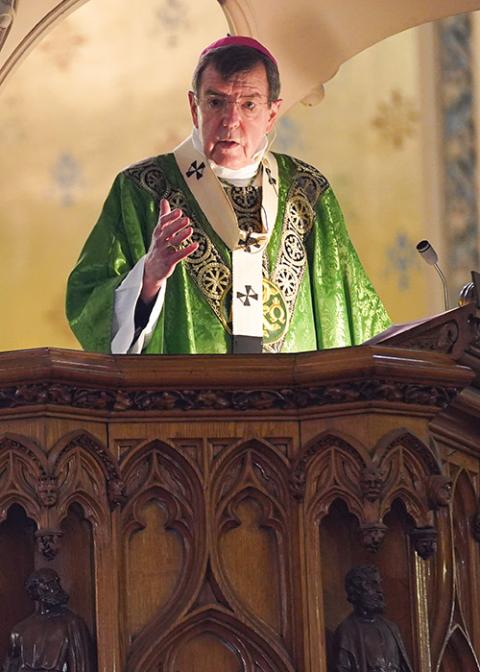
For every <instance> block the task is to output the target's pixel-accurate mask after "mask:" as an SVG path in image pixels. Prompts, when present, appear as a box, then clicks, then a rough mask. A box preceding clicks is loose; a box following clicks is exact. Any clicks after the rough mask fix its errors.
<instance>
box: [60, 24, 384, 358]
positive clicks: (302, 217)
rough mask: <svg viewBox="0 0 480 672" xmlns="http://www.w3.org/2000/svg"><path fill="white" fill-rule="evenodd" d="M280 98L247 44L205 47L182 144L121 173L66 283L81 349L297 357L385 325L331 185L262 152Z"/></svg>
mask: <svg viewBox="0 0 480 672" xmlns="http://www.w3.org/2000/svg"><path fill="white" fill-rule="evenodd" d="M279 96H280V80H279V74H278V68H277V64H276V61H275V59H274V57H273V56H272V54H271V53H270V52H269V51H268V50H267V49H266V48H265V47H264V46H263V45H261V44H260V43H259V42H257V41H256V40H253V39H252V38H248V37H240V36H236V37H227V38H223V39H221V40H218V41H217V42H214V43H213V44H212V45H210V46H209V47H207V48H206V49H205V50H204V51H203V52H202V54H201V56H200V60H199V63H198V65H197V68H196V71H195V73H194V77H193V86H192V91H190V92H189V104H190V110H191V114H192V119H193V124H194V130H193V133H192V136H191V137H190V138H188V139H187V140H186V141H185V142H183V143H182V144H181V145H179V146H178V147H177V148H176V149H175V150H174V152H172V153H171V154H166V155H162V156H157V157H154V158H151V159H147V160H145V161H142V162H140V163H137V164H134V165H132V166H130V167H129V168H127V169H126V170H124V171H122V172H121V173H120V174H119V175H118V176H117V178H116V180H115V182H114V184H113V187H112V189H111V191H110V194H109V196H108V198H107V200H106V202H105V205H104V208H103V211H102V213H101V216H100V218H99V220H98V222H97V224H96V226H95V228H94V229H93V231H92V233H91V234H90V236H89V238H88V240H87V242H86V244H85V246H84V249H83V251H82V253H81V255H80V258H79V260H78V263H77V265H76V267H75V268H74V270H73V272H72V273H71V275H70V278H69V282H68V291H67V316H68V318H69V320H70V324H71V327H72V329H73V331H74V332H75V334H76V336H77V338H78V339H79V341H80V343H81V344H82V346H83V347H84V348H85V349H86V350H92V351H97V352H106V353H110V352H111V353H113V354H120V353H141V352H144V353H165V354H198V353H230V352H300V351H307V350H317V349H323V348H332V347H340V346H348V345H355V344H359V343H362V342H363V341H365V340H366V339H368V338H371V337H372V336H373V335H375V334H376V333H378V332H380V331H382V330H383V329H385V328H386V327H387V326H388V325H389V323H390V322H389V319H388V316H387V314H386V312H385V309H384V307H383V305H382V303H381V301H380V299H379V298H378V296H377V295H376V293H375V291H374V289H373V287H372V285H371V283H370V281H369V279H368V278H367V276H366V274H365V271H364V269H363V267H362V265H361V263H360V261H359V259H358V257H357V254H356V252H355V250H354V248H353V246H352V243H351V241H350V239H349V236H348V233H347V231H346V228H345V224H344V221H343V216H342V213H341V210H340V207H339V205H338V203H337V201H336V199H335V196H334V194H333V191H332V189H331V187H330V185H329V183H328V181H327V180H326V179H325V177H324V176H323V175H322V174H321V173H319V172H318V171H317V170H316V169H315V168H313V167H312V166H310V165H308V164H306V163H304V162H302V161H300V160H298V159H294V158H292V157H289V156H286V155H282V154H274V153H272V152H270V151H268V142H267V134H268V133H269V132H270V131H271V130H272V128H273V126H274V124H275V121H276V119H277V116H278V113H279V109H280V105H281V100H280V98H279Z"/></svg>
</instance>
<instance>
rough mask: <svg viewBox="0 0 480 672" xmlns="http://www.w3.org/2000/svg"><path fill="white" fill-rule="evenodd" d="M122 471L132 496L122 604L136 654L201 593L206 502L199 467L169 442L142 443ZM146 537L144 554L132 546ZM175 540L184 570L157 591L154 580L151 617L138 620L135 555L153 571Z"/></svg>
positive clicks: (125, 526)
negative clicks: (166, 588)
mask: <svg viewBox="0 0 480 672" xmlns="http://www.w3.org/2000/svg"><path fill="white" fill-rule="evenodd" d="M122 474H123V477H124V482H125V494H126V499H127V501H126V504H125V506H124V508H123V510H122V512H121V519H120V526H121V538H122V539H123V544H124V546H123V548H122V549H121V550H122V557H123V561H122V583H123V585H125V586H128V590H127V591H125V592H126V593H128V599H127V597H124V598H123V603H122V609H123V610H124V613H125V614H126V615H127V618H126V619H125V620H126V621H128V626H127V629H128V631H129V632H128V635H127V637H126V638H127V639H128V640H129V641H130V642H131V649H130V655H132V656H134V657H135V656H136V655H137V653H136V652H141V651H144V650H146V649H147V650H148V649H149V648H150V647H155V646H156V643H157V642H158V640H159V637H160V635H161V633H162V632H164V631H165V630H166V629H167V628H168V625H169V623H171V621H172V619H174V618H178V617H179V615H180V614H181V613H183V612H185V611H187V610H188V608H189V607H190V606H191V604H192V602H193V601H194V599H195V596H196V588H198V585H199V583H200V581H201V578H202V576H203V573H204V572H205V567H206V531H205V530H206V524H205V503H204V499H203V491H202V483H201V480H200V475H199V473H198V470H197V468H196V467H195V466H194V465H192V464H191V462H190V461H189V460H187V459H186V458H185V457H184V456H183V455H182V454H181V453H180V452H179V451H178V450H177V449H176V448H174V447H173V446H171V445H170V444H168V443H166V442H163V441H160V440H154V441H150V442H147V443H144V444H141V445H139V446H137V447H136V448H135V449H134V450H133V451H132V452H131V453H130V454H129V455H128V457H127V458H126V459H125V460H124V462H123V463H122ZM155 525H156V526H157V527H158V525H160V530H161V534H160V535H159V534H156V533H154V532H152V530H153V527H154V526H155ZM142 535H143V537H142ZM145 535H146V536H145ZM152 535H153V536H152ZM153 537H155V538H153ZM142 538H143V539H147V540H150V541H145V550H144V552H143V555H142V554H139V553H138V551H137V553H134V552H133V551H132V549H133V547H134V544H136V543H141V542H140V541H139V540H140V539H142ZM169 543H173V544H175V549H176V550H177V552H178V557H177V562H176V565H177V570H178V571H177V573H176V575H175V577H173V578H172V581H171V585H170V584H169V589H168V590H166V591H163V592H162V591H161V590H159V591H157V592H156V591H155V586H152V590H151V595H150V596H149V599H150V600H151V602H150V611H149V615H148V619H145V622H143V621H142V622H138V621H137V620H135V619H136V617H135V613H136V611H135V599H136V598H135V593H136V592H138V590H141V588H140V587H139V588H138V590H137V589H136V588H135V586H136V585H140V584H137V582H138V581H143V580H144V577H139V576H138V572H136V571H135V566H134V565H135V558H137V559H139V561H141V562H142V565H143V567H142V568H139V569H141V570H142V571H143V568H145V571H148V567H150V566H152V565H153V564H154V563H158V558H157V557H156V556H157V554H159V553H160V554H161V553H162V552H164V549H165V544H166V545H167V546H168V544H169ZM162 544H163V545H162ZM157 588H158V586H157ZM132 595H133V597H132ZM132 614H133V616H132Z"/></svg>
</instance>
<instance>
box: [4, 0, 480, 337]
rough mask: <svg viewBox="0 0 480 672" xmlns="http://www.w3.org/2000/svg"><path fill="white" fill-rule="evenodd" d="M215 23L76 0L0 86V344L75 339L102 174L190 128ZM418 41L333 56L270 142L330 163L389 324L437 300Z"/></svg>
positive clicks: (202, 4) (159, 1)
mask: <svg viewBox="0 0 480 672" xmlns="http://www.w3.org/2000/svg"><path fill="white" fill-rule="evenodd" d="M225 32H226V23H225V19H224V17H223V14H222V12H221V10H220V7H219V6H218V4H217V3H215V2H212V0H196V2H194V3H193V2H189V1H188V0H144V2H142V3H141V4H139V7H138V8H136V10H135V13H134V14H132V7H131V3H130V2H127V0H103V2H102V3H96V2H88V3H86V4H85V5H83V6H82V7H81V8H80V9H78V10H77V11H76V12H74V13H73V14H72V15H70V16H69V17H68V18H67V19H66V20H65V21H63V22H62V23H61V24H59V25H58V26H57V27H56V28H55V29H54V30H53V31H52V32H51V33H50V34H49V35H48V36H47V37H46V38H45V39H44V40H43V41H42V42H41V43H40V44H39V45H38V46H37V47H36V49H35V50H34V51H33V52H32V53H31V54H30V55H29V57H28V58H27V59H26V60H25V61H24V62H23V64H22V65H21V66H20V67H19V69H18V70H17V72H16V73H15V75H14V76H13V77H12V78H11V79H10V80H9V81H8V82H7V83H6V85H5V86H4V87H3V88H2V89H1V90H0V120H1V121H0V143H1V147H2V153H1V156H2V158H1V161H0V202H1V203H2V207H1V209H0V283H1V286H2V287H3V288H4V291H3V292H1V294H0V310H1V312H2V316H3V320H2V325H3V326H2V329H1V330H0V349H1V350H7V349H16V348H27V347H37V346H46V345H50V346H61V347H73V348H75V347H78V345H77V343H76V341H75V339H74V337H73V336H72V335H71V334H70V331H69V329H68V326H67V325H66V322H65V319H64V310H63V304H64V287H65V280H66V277H67V275H68V272H69V270H70V269H71V267H72V266H73V264H74V263H75V260H76V257H77V256H78V253H79V250H80V248H81V245H82V243H83V241H84V239H85V237H86V236H87V234H88V231H89V230H90V228H91V227H92V225H93V223H94V221H95V219H96V217H97V214H98V212H99V209H100V208H101V205H102V202H103V200H104V198H105V196H106V193H107V192H108V189H109V186H110V184H111V182H112V179H113V177H114V175H115V174H116V173H117V172H118V171H119V170H121V169H122V168H123V167H124V166H125V165H127V164H129V163H131V162H133V161H136V160H139V159H141V158H144V157H146V156H150V155H152V154H155V153H159V152H163V151H167V150H168V149H170V148H171V147H172V146H174V145H175V144H176V143H177V142H178V141H179V140H181V139H182V138H183V137H184V136H186V135H187V134H188V132H189V130H190V121H189V116H188V111H187V107H186V104H185V90H186V88H187V87H188V83H189V79H190V74H191V71H192V69H193V66H194V64H195V61H196V58H197V55H198V53H199V51H200V50H201V48H202V46H204V45H205V44H206V43H208V42H209V41H211V40H212V39H214V38H215V37H217V36H218V35H221V34H223V33H225ZM418 43H419V42H418V33H417V31H416V30H413V31H407V32H405V33H402V34H401V35H398V36H396V37H394V38H390V39H388V40H386V41H385V42H383V43H382V44H380V45H377V46H375V47H373V48H371V49H369V50H367V51H366V52H364V53H363V54H360V55H359V56H357V57H356V58H355V59H353V60H352V61H351V62H349V63H347V64H345V66H344V67H343V68H342V69H341V71H340V72H339V73H338V74H337V76H336V77H335V78H334V80H333V81H332V82H331V83H329V84H328V85H327V94H326V98H325V100H324V101H323V103H322V104H321V105H320V106H319V107H317V108H305V107H300V106H298V107H296V108H294V109H293V110H292V111H291V112H289V114H288V115H287V116H286V117H284V118H283V119H282V120H281V122H280V124H279V128H278V134H277V139H276V143H275V145H274V148H277V149H278V150H281V151H288V152H290V153H292V154H294V155H297V156H301V157H302V158H304V159H305V160H307V161H310V162H311V163H313V164H315V165H316V166H317V167H318V168H319V169H320V170H322V171H323V172H324V173H325V174H326V175H327V177H328V178H329V180H330V181H331V183H332V185H333V187H334V189H335V191H336V192H337V195H338V197H339V200H340V202H341V203H342V205H343V208H344V212H345V215H346V218H347V222H348V225H349V228H350V231H351V234H352V238H353V239H354V242H355V244H356V246H357V249H358V251H359V254H360V256H361V258H362V259H363V261H364V263H365V266H366V267H367V270H368V272H369V273H370V275H371V277H372V280H373V281H374V284H375V285H376V287H377V289H378V290H379V292H380V294H381V295H382V297H383V299H384V301H385V303H386V305H387V308H388V309H389V311H390V313H391V316H392V318H393V319H394V320H395V321H397V322H398V321H405V320H409V319H414V318H417V317H420V316H422V315H426V314H429V313H431V312H433V311H434V310H438V309H440V307H439V306H437V305H434V304H433V303H432V301H431V299H430V298H429V283H430V280H431V278H430V276H429V275H428V274H426V273H425V269H424V268H423V267H422V262H421V260H420V259H418V258H417V253H416V252H415V244H416V242H418V240H420V239H421V238H423V237H426V235H427V228H428V227H427V224H426V222H428V217H427V216H426V213H425V191H426V178H425V174H424V171H423V169H422V157H423V156H424V153H425V151H428V148H427V149H426V147H425V141H424V137H423V135H422V119H423V116H424V113H425V110H424V109H422V103H421V102H420V101H421V97H420V95H419V92H420V87H421V84H420V71H421V67H422V63H421V56H420V53H419V49H418ZM468 86H469V84H468ZM469 198H470V197H469ZM469 204H470V201H469ZM469 207H470V206H469ZM472 212H473V211H472V210H469V213H470V214H469V215H468V217H467V219H468V223H467V224H466V225H465V227H466V228H467V229H468V231H470V233H471V231H472V228H473V227H474V225H475V222H474V219H473V218H474V215H473V214H471V213H472ZM462 221H463V220H462ZM465 221H466V220H465ZM462 226H463V224H462ZM467 238H468V236H467V237H466V240H467ZM464 249H466V250H468V249H469V243H468V242H465V245H464ZM462 263H463V261H462ZM471 263H474V260H472V262H471ZM428 270H429V269H428ZM6 288H8V290H7V289H6Z"/></svg>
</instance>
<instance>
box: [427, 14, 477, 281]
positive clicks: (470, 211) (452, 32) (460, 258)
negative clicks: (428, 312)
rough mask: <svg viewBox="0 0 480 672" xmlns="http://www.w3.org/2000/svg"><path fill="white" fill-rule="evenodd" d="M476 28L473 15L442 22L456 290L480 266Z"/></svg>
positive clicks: (447, 221)
mask: <svg viewBox="0 0 480 672" xmlns="http://www.w3.org/2000/svg"><path fill="white" fill-rule="evenodd" d="M477 14H478V12H477ZM473 27H474V18H473V16H472V15H468V14H464V15H460V16H455V17H451V18H449V19H445V20H444V21H441V22H439V25H438V29H437V30H438V38H439V40H438V41H439V65H440V78H439V80H440V91H441V112H442V132H443V163H444V184H445V189H444V202H443V220H444V221H443V224H444V231H445V238H446V244H447V250H448V257H447V261H448V271H449V278H450V281H451V286H452V287H454V288H455V289H457V288H458V287H461V286H462V285H463V284H464V283H465V282H467V281H468V280H469V279H470V278H469V271H471V270H478V268H479V246H478V243H479V238H478V232H479V228H478V199H477V192H478V184H477V149H476V147H477V145H476V131H475V100H474V72H473V69H474V48H475V44H474V41H473ZM450 292H451V293H452V289H450Z"/></svg>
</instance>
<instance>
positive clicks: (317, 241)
mask: <svg viewBox="0 0 480 672" xmlns="http://www.w3.org/2000/svg"><path fill="white" fill-rule="evenodd" d="M309 248H310V250H309V252H310V255H311V262H310V263H311V268H312V271H313V273H312V278H311V282H312V295H313V304H314V313H315V322H316V325H317V342H318V347H319V348H333V347H340V346H348V345H359V344H360V343H362V342H363V341H365V340H367V339H368V338H371V337H372V336H373V335H375V334H376V333H379V332H380V331H383V330H384V329H386V328H387V327H388V326H389V325H390V319H389V317H388V315H387V313H386V311H385V308H384V306H383V304H382V302H381V300H380V298H379V297H378V295H377V294H376V292H375V290H374V288H373V286H372V284H371V282H370V280H369V278H368V277H367V274H366V273H365V270H364V268H363V266H362V264H361V262H360V260H359V258H358V255H357V253H356V251H355V249H354V247H353V244H352V242H351V240H350V237H349V235H348V232H347V229H346V227H345V222H344V218H343V214H342V211H341V209H340V206H339V204H338V202H337V199H336V198H335V195H334V193H333V191H332V189H331V188H330V187H328V188H327V189H326V190H325V191H324V192H323V193H322V194H321V195H320V197H319V199H318V202H317V205H316V222H315V226H314V227H313V230H312V232H311V236H310V241H309Z"/></svg>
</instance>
